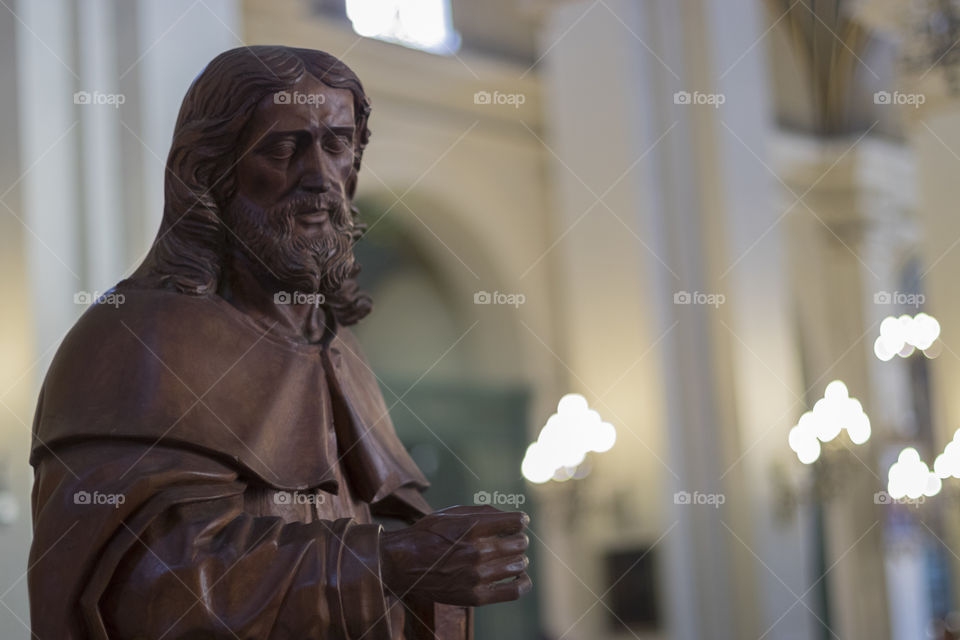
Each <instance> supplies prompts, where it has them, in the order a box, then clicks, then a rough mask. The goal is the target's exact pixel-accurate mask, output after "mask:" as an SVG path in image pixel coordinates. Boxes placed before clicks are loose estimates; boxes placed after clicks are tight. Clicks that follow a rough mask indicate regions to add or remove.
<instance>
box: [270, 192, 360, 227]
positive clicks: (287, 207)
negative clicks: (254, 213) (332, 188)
mask: <svg viewBox="0 0 960 640" xmlns="http://www.w3.org/2000/svg"><path fill="white" fill-rule="evenodd" d="M314 211H327V212H329V213H331V214H336V216H333V215H332V216H331V221H332V222H334V223H337V224H340V225H344V224H345V223H347V222H348V220H346V219H344V217H345V216H344V213H346V212H347V211H346V206H345V203H344V201H343V199H342V198H340V197H339V196H318V197H315V198H311V197H300V198H295V199H293V200H291V201H289V202H286V203H284V204H281V205H278V206H277V207H275V208H274V210H273V212H272V213H279V214H280V215H282V216H283V217H292V216H297V215H302V214H306V213H313V212H314ZM347 217H349V216H347Z"/></svg>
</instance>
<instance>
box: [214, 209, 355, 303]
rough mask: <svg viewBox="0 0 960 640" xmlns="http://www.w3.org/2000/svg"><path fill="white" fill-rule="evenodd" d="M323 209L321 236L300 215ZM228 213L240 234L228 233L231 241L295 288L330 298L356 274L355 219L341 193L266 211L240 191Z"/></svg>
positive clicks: (256, 261)
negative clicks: (325, 221)
mask: <svg viewBox="0 0 960 640" xmlns="http://www.w3.org/2000/svg"><path fill="white" fill-rule="evenodd" d="M318 210H321V211H326V212H327V214H328V216H329V227H325V228H324V230H323V232H322V233H321V234H319V235H305V234H303V233H302V232H301V231H300V229H299V227H298V225H297V220H296V218H297V215H298V214H303V213H309V212H314V211H318ZM225 213H226V216H225V217H226V222H227V224H228V225H230V228H231V229H232V230H233V232H234V233H235V234H236V237H233V235H232V234H229V233H228V234H227V235H228V238H229V241H230V242H233V243H235V244H237V245H239V246H240V249H241V250H242V251H243V252H244V253H246V254H247V255H248V256H249V257H250V258H251V260H253V262H254V263H255V264H259V265H260V266H263V265H266V268H267V269H268V273H269V274H270V275H271V276H273V277H275V278H276V279H277V280H279V282H280V283H281V285H283V286H284V287H288V288H289V289H290V290H292V291H300V292H303V293H323V294H324V295H326V296H328V297H330V296H333V295H334V294H335V293H336V292H337V291H339V290H340V287H341V285H342V284H343V283H344V281H345V280H346V279H347V278H348V277H349V276H350V275H351V272H352V270H353V266H354V257H353V242H354V238H353V218H352V215H351V213H350V208H349V207H348V206H347V204H346V202H345V201H344V200H343V198H341V197H340V196H339V195H329V194H321V195H317V196H298V197H295V198H293V199H292V200H290V201H288V202H285V203H282V204H279V205H277V206H275V207H271V208H270V209H266V210H265V209H263V208H261V207H258V206H257V205H255V204H253V203H252V202H250V201H249V200H247V199H246V198H244V197H241V196H236V197H234V198H233V199H232V200H231V201H230V203H229V204H228V205H227V207H226V211H225Z"/></svg>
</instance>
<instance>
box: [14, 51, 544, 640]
mask: <svg viewBox="0 0 960 640" xmlns="http://www.w3.org/2000/svg"><path fill="white" fill-rule="evenodd" d="M369 114H370V103H369V101H368V99H367V97H366V95H365V94H364V91H363V87H362V86H361V84H360V81H359V80H358V79H357V77H356V75H354V73H353V72H352V71H351V70H350V69H349V68H347V67H346V65H344V64H343V63H342V62H340V61H339V60H337V59H336V58H334V57H333V56H330V55H328V54H326V53H323V52H320V51H312V50H307V49H294V48H288V47H278V46H269V47H243V48H238V49H233V50H231V51H227V52H225V53H223V54H221V55H219V56H218V57H217V58H215V59H214V60H213V61H212V62H211V63H210V64H209V65H208V66H207V68H206V69H205V70H204V71H203V73H201V74H200V75H199V76H198V77H197V78H196V80H195V81H194V82H193V84H192V85H191V87H190V89H189V90H188V91H187V95H186V97H185V98H184V100H183V105H182V107H181V110H180V116H179V118H178V120H177V124H176V129H175V131H174V135H173V143H172V146H171V149H170V155H169V158H168V161H167V168H166V178H165V206H164V211H163V220H162V223H161V225H160V230H159V233H158V235H157V238H156V240H155V241H154V243H153V246H152V248H151V250H150V252H149V254H148V255H147V257H146V259H145V260H144V262H143V263H142V264H141V265H140V266H139V268H138V269H137V270H136V272H135V273H134V274H133V275H132V276H131V277H130V278H128V279H126V280H123V281H121V282H120V283H119V284H118V285H117V286H116V287H115V288H114V289H113V290H112V291H111V293H110V296H109V298H108V300H106V303H105V301H104V300H101V301H100V303H98V304H95V305H93V306H92V307H91V308H90V309H89V310H88V311H87V312H86V313H85V314H84V315H83V316H82V317H81V318H80V320H79V321H78V322H77V324H76V325H75V326H74V327H73V328H72V330H71V331H70V332H69V334H67V336H66V338H65V339H64V341H63V344H62V345H61V347H60V349H59V351H58V352H57V355H56V357H55V358H54V361H53V364H52V365H51V367H50V370H49V371H48V373H47V376H46V379H45V381H44V384H43V388H42V390H41V393H40V399H39V404H38V407H37V413H36V418H35V423H34V437H33V445H32V451H31V464H32V465H33V466H34V468H35V485H34V490H33V526H34V541H33V546H32V549H31V553H30V560H29V567H30V570H29V587H30V601H31V603H30V606H31V617H32V627H33V632H34V637H35V638H38V639H39V640H81V639H84V640H86V639H88V638H89V639H94V638H95V639H108V638H109V639H133V638H148V639H151V640H160V639H169V640H174V639H178V638H184V639H186V638H189V639H200V638H203V639H209V638H236V639H243V640H246V639H248V638H257V639H259V638H265V639H266V638H269V639H297V640H303V639H307V638H316V639H321V638H323V639H326V638H342V639H349V640H360V639H361V638H363V639H365V640H381V639H384V640H386V639H397V638H408V639H412V638H435V639H438V640H447V639H458V640H459V639H463V638H470V637H472V624H471V617H470V614H471V611H472V610H471V609H470V607H472V606H478V605H485V604H491V603H496V602H503V601H508V600H514V599H516V598H518V597H519V596H520V595H522V594H524V593H526V592H527V591H529V589H530V580H529V578H528V576H527V574H526V571H525V570H526V568H527V564H528V561H527V558H526V556H525V551H526V548H527V544H528V540H527V536H526V535H525V534H524V529H525V527H526V525H527V523H528V518H527V516H526V515H525V514H523V513H521V512H514V513H506V512H502V511H498V510H496V509H493V508H491V507H451V508H447V509H443V510H440V511H436V512H434V511H433V510H432V509H431V508H430V506H429V505H428V504H427V503H426V501H425V500H424V499H423V497H422V496H421V492H422V491H423V490H424V489H425V488H426V487H427V486H428V483H427V481H426V479H425V478H424V476H423V474H422V473H421V472H420V470H419V469H418V468H417V467H416V465H415V464H414V463H413V461H412V460H411V459H410V457H409V456H408V455H407V452H406V450H405V449H404V447H403V445H402V444H401V443H400V441H399V440H398V439H397V436H396V434H395V432H394V428H393V425H392V423H391V421H390V417H389V415H388V413H387V409H386V406H385V404H384V401H383V398H382V396H381V394H380V391H379V388H378V387H377V383H376V380H375V378H374V375H373V373H372V372H371V371H370V368H369V366H368V365H367V362H366V361H365V360H364V358H363V356H362V355H361V353H360V348H359V346H358V344H357V342H356V340H355V339H354V338H353V336H352V335H351V333H350V331H349V329H348V328H347V327H348V326H349V325H352V324H354V323H356V322H357V321H358V320H360V319H361V318H362V317H363V316H365V315H366V314H367V313H369V311H370V309H371V301H370V299H369V297H368V296H366V295H365V294H363V293H362V292H360V291H359V290H358V289H357V285H356V281H355V278H356V275H357V272H358V271H359V267H358V265H356V264H355V262H354V256H353V245H354V243H355V242H356V241H357V240H358V239H359V237H360V235H362V233H363V230H364V226H363V225H362V224H361V223H359V221H358V220H357V211H356V210H355V209H354V208H353V206H352V204H351V202H352V199H353V196H354V191H355V189H356V184H357V172H358V170H359V168H360V159H361V155H362V153H363V149H364V147H365V146H366V144H367V141H368V139H369V135H370V133H369V130H368V128H367V119H368V116H369ZM400 332H401V329H400V328H398V329H397V339H402V335H401V333H400ZM385 519H393V520H394V521H396V520H401V521H403V525H404V526H402V527H400V528H393V529H392V530H390V531H386V530H384V528H383V526H382V525H381V524H379V523H380V522H385V521H386V520H385Z"/></svg>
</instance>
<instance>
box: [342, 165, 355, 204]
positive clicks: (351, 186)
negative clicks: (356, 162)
mask: <svg viewBox="0 0 960 640" xmlns="http://www.w3.org/2000/svg"><path fill="white" fill-rule="evenodd" d="M345 189H346V193H345V194H344V195H345V196H346V198H347V200H348V201H350V200H353V194H355V193H356V192H357V172H356V170H354V171H351V172H350V177H349V178H347V184H346V185H345Z"/></svg>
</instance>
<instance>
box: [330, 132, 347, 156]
mask: <svg viewBox="0 0 960 640" xmlns="http://www.w3.org/2000/svg"><path fill="white" fill-rule="evenodd" d="M350 144H351V141H350V138H349V137H347V136H343V135H341V136H335V135H330V136H327V137H326V138H324V140H323V148H324V149H326V150H327V151H329V152H330V153H343V152H345V151H346V150H347V149H349V148H350Z"/></svg>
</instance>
